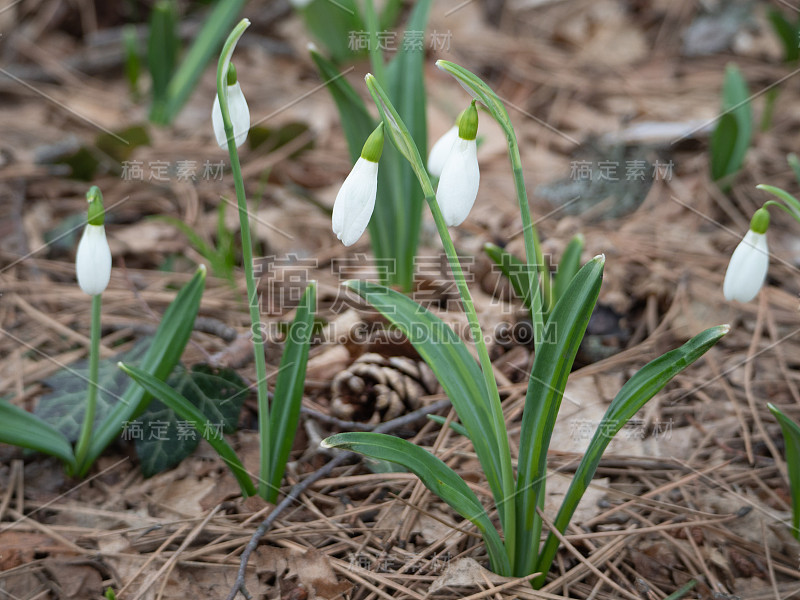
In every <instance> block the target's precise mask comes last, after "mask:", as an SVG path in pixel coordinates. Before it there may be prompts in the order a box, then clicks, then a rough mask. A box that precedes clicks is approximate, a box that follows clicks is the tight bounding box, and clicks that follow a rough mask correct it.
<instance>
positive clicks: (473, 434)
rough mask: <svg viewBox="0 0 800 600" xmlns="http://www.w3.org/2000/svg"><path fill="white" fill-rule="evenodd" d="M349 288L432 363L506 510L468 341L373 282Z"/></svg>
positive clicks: (355, 283)
mask: <svg viewBox="0 0 800 600" xmlns="http://www.w3.org/2000/svg"><path fill="white" fill-rule="evenodd" d="M346 285H347V286H348V287H349V288H350V289H352V290H353V291H355V292H356V293H357V294H359V295H360V296H361V297H362V298H364V300H366V301H367V302H368V303H369V304H371V305H372V306H374V307H375V308H376V309H377V310H378V311H379V312H380V313H381V314H382V315H383V316H385V317H386V318H387V319H388V320H389V321H390V322H391V323H392V324H394V325H395V326H397V327H398V328H399V329H400V331H402V332H403V334H404V335H405V336H406V337H407V338H408V340H409V342H411V344H412V345H413V346H414V348H415V349H416V351H417V352H418V353H419V355H420V356H421V357H422V359H423V360H424V361H425V362H426V363H428V366H429V367H430V368H431V370H432V371H433V373H434V375H436V378H437V379H438V380H439V383H440V384H441V385H442V389H444V392H445V393H446V394H447V396H448V398H450V401H451V402H452V403H453V407H454V408H455V411H456V414H457V415H458V418H459V420H460V421H461V423H462V424H463V425H464V427H465V428H466V430H467V432H468V433H469V436H468V437H469V438H470V440H472V443H473V446H474V447H475V453H476V454H477V455H478V459H479V460H480V463H481V466H482V467H483V470H484V473H485V474H486V480H487V481H488V483H489V488H490V489H491V490H492V494H493V496H494V498H495V502H496V503H497V505H498V510H500V511H502V510H503V509H504V507H503V497H504V496H503V487H502V483H501V479H500V472H501V471H500V460H501V458H500V449H499V447H498V445H497V440H495V439H494V433H493V430H492V418H491V415H490V414H489V398H488V397H487V396H486V387H485V386H484V385H483V381H484V380H483V374H482V373H481V370H480V367H479V366H478V363H477V361H476V360H475V359H474V358H473V357H472V355H471V354H470V353H469V351H468V350H467V347H466V345H465V344H464V342H463V341H461V338H459V337H458V336H457V335H456V333H455V332H454V331H453V330H452V328H451V327H450V326H449V325H447V323H445V322H444V321H442V320H441V319H439V318H438V317H437V316H436V315H434V314H433V313H431V312H430V311H429V310H427V309H425V308H424V307H422V306H420V305H419V304H417V303H416V302H414V301H413V300H411V299H410V298H408V297H407V296H404V295H403V294H401V293H399V292H396V291H394V290H391V289H389V288H387V287H384V286H382V285H377V284H374V283H370V282H367V281H349V282H347V284H346Z"/></svg>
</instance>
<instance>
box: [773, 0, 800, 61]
mask: <svg viewBox="0 0 800 600" xmlns="http://www.w3.org/2000/svg"><path fill="white" fill-rule="evenodd" d="M767 17H768V18H769V22H770V23H772V28H773V29H774V30H775V33H776V34H777V35H778V38H779V39H780V40H781V43H782V44H783V58H784V60H785V61H786V62H795V61H796V60H797V59H798V58H800V45H798V31H800V30H798V27H797V25H795V24H793V23H792V22H791V21H789V19H787V18H786V17H785V16H784V15H783V13H782V12H781V11H779V10H777V9H776V8H770V9H769V10H768V11H767Z"/></svg>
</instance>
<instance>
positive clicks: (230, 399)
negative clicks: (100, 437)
mask: <svg viewBox="0 0 800 600" xmlns="http://www.w3.org/2000/svg"><path fill="white" fill-rule="evenodd" d="M167 385H169V386H170V387H171V388H173V389H174V390H175V391H176V392H178V393H179V394H181V395H182V396H183V397H185V398H186V399H187V400H188V401H189V402H191V403H192V404H193V405H194V406H195V407H197V409H198V410H200V412H202V413H203V414H204V415H205V416H206V423H205V428H206V432H207V433H208V434H210V435H211V436H222V434H223V433H232V432H234V431H236V425H237V423H238V420H239V413H240V411H241V409H242V404H243V403H244V400H245V398H246V397H247V393H246V390H247V387H246V385H245V383H244V381H242V379H241V378H240V377H239V376H238V375H237V374H236V372H235V371H233V370H232V369H214V368H213V367H211V366H209V365H205V364H197V365H194V366H193V367H192V368H191V370H189V371H187V370H186V369H184V368H182V367H178V369H176V371H175V372H174V373H173V374H172V375H171V376H170V378H169V379H168V380H167ZM203 433H204V432H202V431H197V430H196V429H194V427H192V426H191V425H190V424H189V423H187V422H186V421H185V420H183V419H181V418H180V417H179V416H178V415H177V414H176V413H175V412H174V411H173V410H172V409H171V408H168V407H167V406H165V405H164V404H163V403H162V402H161V401H159V400H158V399H157V398H156V399H154V400H153V401H152V402H151V403H150V405H149V406H148V407H147V410H145V412H144V413H142V414H141V415H140V416H139V417H137V418H136V420H134V421H131V422H130V423H128V426H127V427H126V428H125V431H124V432H123V437H124V438H126V439H132V440H134V441H135V445H136V454H137V455H138V456H139V461H140V468H141V470H142V474H143V475H144V476H145V477H152V476H153V475H155V474H157V473H161V472H162V471H165V470H167V469H169V468H171V467H174V466H175V465H177V464H178V463H180V462H181V461H182V460H183V459H184V458H186V457H187V456H189V455H190V454H191V453H192V452H194V449H195V448H196V447H197V445H198V444H199V443H200V439H201V438H202V434H203Z"/></svg>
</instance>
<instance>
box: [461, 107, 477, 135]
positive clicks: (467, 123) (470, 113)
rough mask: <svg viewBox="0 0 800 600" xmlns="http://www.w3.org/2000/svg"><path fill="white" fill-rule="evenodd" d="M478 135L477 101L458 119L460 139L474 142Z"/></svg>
mask: <svg viewBox="0 0 800 600" xmlns="http://www.w3.org/2000/svg"><path fill="white" fill-rule="evenodd" d="M477 135H478V109H477V108H475V100H473V101H472V104H470V105H469V107H468V108H467V109H466V110H465V111H464V112H462V113H461V114H460V115H459V117H458V137H460V138H461V139H462V140H474V139H475V137H476V136H477Z"/></svg>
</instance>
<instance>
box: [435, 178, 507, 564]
mask: <svg viewBox="0 0 800 600" xmlns="http://www.w3.org/2000/svg"><path fill="white" fill-rule="evenodd" d="M423 192H424V194H425V201H426V202H427V203H428V206H429V207H430V209H431V213H432V214H433V220H434V222H435V223H436V229H437V230H438V231H439V237H440V238H441V240H442V246H443V247H444V251H445V254H447V260H448V263H449V264H450V270H451V271H452V272H453V279H454V280H455V282H456V286H457V287H458V292H459V294H460V295H461V302H462V303H463V304H464V312H465V313H466V315H467V320H468V321H469V328H470V332H471V333H472V337H473V338H474V339H475V347H476V348H477V350H478V358H479V361H480V364H481V371H482V372H483V378H484V382H485V384H486V391H487V392H488V396H489V398H490V404H491V406H490V413H491V415H492V429H493V430H494V434H495V440H497V443H498V444H500V452H501V461H500V468H501V473H500V476H501V479H502V482H503V498H502V499H501V501H500V502H498V503H497V511H498V513H499V514H500V520H501V522H502V526H503V532H504V534H505V542H506V552H507V554H508V560H509V563H510V564H512V565H513V564H514V548H515V545H516V539H515V538H516V518H515V513H516V505H515V503H514V489H515V485H514V472H513V469H512V466H511V449H510V447H509V444H508V430H507V429H506V423H505V418H504V416H503V406H502V404H501V402H500V393H499V392H498V390H497V380H496V379H495V376H494V370H493V368H492V361H491V359H490V358H489V351H488V349H487V348H486V340H485V339H484V337H483V330H482V329H481V325H480V322H479V321H478V314H477V312H476V311H475V304H474V303H473V301H472V295H471V294H470V291H469V287H468V286H467V281H466V278H465V277H464V271H463V270H462V269H461V262H460V261H459V260H458V253H457V252H456V247H455V245H454V244H453V238H452V237H451V236H450V231H449V230H448V229H447V224H446V223H445V221H444V216H443V215H442V210H441V208H439V203H438V202H437V201H436V195H435V194H434V192H433V187H432V186H431V184H430V180H428V182H427V186H426V185H423Z"/></svg>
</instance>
